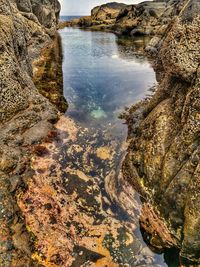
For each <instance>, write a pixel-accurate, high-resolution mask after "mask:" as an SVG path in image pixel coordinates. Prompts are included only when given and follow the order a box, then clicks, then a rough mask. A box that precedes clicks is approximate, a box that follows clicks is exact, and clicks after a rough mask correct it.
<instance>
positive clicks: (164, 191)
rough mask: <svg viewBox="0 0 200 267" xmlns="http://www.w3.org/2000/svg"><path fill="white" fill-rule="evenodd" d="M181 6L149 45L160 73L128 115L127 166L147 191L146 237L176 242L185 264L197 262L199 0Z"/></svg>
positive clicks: (157, 243)
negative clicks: (150, 95) (152, 90)
mask: <svg viewBox="0 0 200 267" xmlns="http://www.w3.org/2000/svg"><path fill="white" fill-rule="evenodd" d="M179 9H180V10H181V11H180V13H179V15H178V16H176V17H174V18H173V21H172V22H171V24H170V25H169V26H168V29H167V31H166V34H165V35H164V36H163V37H162V38H161V39H160V40H159V42H158V43H157V44H156V47H154V48H155V49H153V50H152V49H151V50H150V52H152V51H153V55H154V58H156V60H155V63H154V65H155V69H156V70H158V71H159V73H160V78H159V84H158V88H157V90H156V93H155V94H154V96H153V98H152V99H151V100H150V101H146V102H144V103H141V104H140V105H136V106H135V107H132V108H131V109H130V111H129V114H127V116H126V119H127V123H128V127H129V137H128V138H129V141H130V146H129V148H128V153H127V156H126V159H125V161H124V166H123V170H124V177H125V179H127V180H128V181H129V182H130V183H131V184H132V185H133V186H134V187H135V188H136V190H139V192H140V193H141V194H142V196H143V197H142V199H143V203H144V204H143V209H142V212H141V217H140V224H141V228H142V229H143V230H144V233H145V235H144V237H146V241H147V242H148V243H149V244H150V245H151V246H153V247H155V248H157V249H158V250H161V251H162V250H163V249H167V248H173V247H175V248H177V249H178V250H180V259H181V262H182V264H183V266H193V264H194V266H198V264H199V263H200V258H199V255H200V243H199V242H200V236H199V233H200V231H199V225H200V214H199V210H200V206H199V197H200V191H199V184H200V181H199V177H200V173H199V162H200V161H199V156H200V154H199V137H200V136H199V131H200V119H199V111H200V102H199V100H200V99H199V96H200V87H199V62H200V58H199V55H200V53H199V52H200V51H199V45H200V40H199V33H200V31H199V26H198V25H199V22H200V16H199V11H200V4H199V2H198V1H185V2H184V1H182V3H181V5H180V7H179ZM151 42H152V41H151ZM163 229H166V231H167V232H166V231H165V230H163ZM146 234H147V235H146ZM185 259H189V260H191V261H193V263H191V262H190V263H188V262H187V261H185ZM194 262H197V263H196V264H195V263H194Z"/></svg>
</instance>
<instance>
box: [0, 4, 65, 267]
mask: <svg viewBox="0 0 200 267" xmlns="http://www.w3.org/2000/svg"><path fill="white" fill-rule="evenodd" d="M59 11H60V4H59V2H58V1H57V0H47V1H39V0H26V1H25V0H23V1H21V0H16V1H14V0H12V1H11V0H10V1H7V0H0V127H1V131H0V251H1V253H0V265H1V266H5V267H7V266H9V267H10V266H15V267H16V266H36V265H35V263H34V262H33V261H32V260H31V259H30V255H31V246H30V242H31V235H29V234H28V232H27V231H26V229H25V227H24V224H23V219H22V218H21V215H20V211H19V209H18V207H17V205H16V197H17V195H18V194H20V192H21V190H23V187H25V185H26V182H27V179H28V178H29V177H30V175H31V173H30V167H29V158H30V152H31V151H30V150H31V148H30V145H31V144H33V143H37V142H39V141H40V140H41V139H42V138H44V136H46V134H47V133H48V132H49V131H50V130H51V129H52V122H55V121H56V120H57V116H58V111H57V109H56V108H55V107H54V106H53V105H51V104H50V102H49V101H48V100H47V99H46V98H44V97H43V96H42V95H41V94H40V93H39V92H38V90H37V89H36V87H35V85H34V83H33V81H32V76H33V68H32V63H33V60H36V59H38V58H39V56H40V51H41V49H42V48H44V47H45V46H47V45H49V44H50V43H51V41H52V39H51V37H53V36H54V35H55V32H56V27H57V20H58V15H59Z"/></svg>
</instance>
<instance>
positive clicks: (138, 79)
mask: <svg viewBox="0 0 200 267" xmlns="http://www.w3.org/2000/svg"><path fill="white" fill-rule="evenodd" d="M60 34H61V37H62V43H63V54H64V61H63V74H64V95H65V97H66V99H67V100H68V102H69V109H68V111H67V112H66V114H65V116H62V117H61V118H60V120H59V121H58V123H57V124H56V128H57V132H56V135H55V133H54V138H52V136H50V137H49V138H48V139H47V140H46V141H45V142H44V143H43V144H42V146H43V149H44V153H42V154H41V153H39V155H37V156H36V157H34V158H33V159H32V168H33V170H34V171H35V175H34V177H33V179H32V181H31V182H30V184H29V188H28V190H27V192H26V193H25V195H24V196H23V197H22V198H21V199H20V201H19V205H20V207H21V209H22V211H23V212H24V216H25V218H26V222H27V225H28V227H29V229H30V231H31V233H33V234H34V237H35V239H36V240H37V242H36V244H35V247H36V251H35V253H34V254H33V258H34V259H37V260H39V262H41V263H42V264H43V265H44V266H51V267H52V266H53V267H54V266H61V267H62V266H66V267H67V266H75V267H79V266H108V267H112V266H130V267H132V266H133V267H134V266H155V267H156V266H157V267H158V266H167V265H166V264H165V263H164V259H163V255H157V254H155V253H153V252H152V251H151V250H150V249H149V248H148V247H147V245H146V244H145V243H144V241H143V239H142V236H141V233H140V230H139V223H138V219H139V213H140V208H141V203H140V199H139V196H138V194H137V193H136V192H135V191H134V190H133V189H132V188H131V187H130V186H129V184H127V183H126V182H125V181H124V180H123V177H122V174H121V169H120V167H121V163H122V159H123V156H124V154H125V151H126V135H127V127H126V125H124V124H123V121H121V120H119V119H118V116H119V114H120V112H122V111H123V110H124V108H125V107H126V106H130V105H132V104H133V103H136V102H137V101H139V100H141V99H144V98H145V97H146V96H147V95H149V94H150V91H149V88H150V87H152V86H153V85H154V84H155V83H156V81H155V74H154V71H153V69H152V67H151V65H150V63H149V62H148V61H147V59H146V58H145V57H144V56H143V55H142V50H141V47H142V46H143V44H144V42H145V41H146V40H145V39H138V40H135V41H134V42H133V41H131V40H128V39H118V38H117V37H116V36H115V35H114V34H112V33H103V32H90V31H82V30H79V29H70V28H66V29H63V30H61V31H60Z"/></svg>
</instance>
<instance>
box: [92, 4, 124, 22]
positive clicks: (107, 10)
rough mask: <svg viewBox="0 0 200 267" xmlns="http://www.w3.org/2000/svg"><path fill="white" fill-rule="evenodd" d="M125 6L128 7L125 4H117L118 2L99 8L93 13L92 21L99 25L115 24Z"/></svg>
mask: <svg viewBox="0 0 200 267" xmlns="http://www.w3.org/2000/svg"><path fill="white" fill-rule="evenodd" d="M125 6H126V5H125V4H121V3H116V2H113V3H108V4H105V5H101V6H97V7H95V8H93V9H92V11H91V17H92V20H93V21H96V22H97V23H99V24H103V23H106V24H110V23H113V22H115V20H116V18H117V16H118V15H119V13H120V11H121V9H123V8H125Z"/></svg>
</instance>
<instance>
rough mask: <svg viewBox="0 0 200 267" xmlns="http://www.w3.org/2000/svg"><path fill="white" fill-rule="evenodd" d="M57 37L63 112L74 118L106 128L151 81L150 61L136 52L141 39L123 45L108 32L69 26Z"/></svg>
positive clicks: (142, 94)
mask: <svg viewBox="0 0 200 267" xmlns="http://www.w3.org/2000/svg"><path fill="white" fill-rule="evenodd" d="M61 36H62V40H63V41H62V42H63V48H64V62H63V74H64V95H65V97H66V99H67V100H68V102H69V109H68V111H67V114H68V115H70V116H72V117H73V118H75V119H76V120H77V121H79V122H81V123H85V124H87V126H89V125H91V124H95V125H99V126H100V127H102V125H104V126H106V127H107V125H108V124H109V123H115V122H116V121H117V120H118V119H117V118H118V115H119V114H120V112H121V111H123V110H124V108H125V107H128V106H130V105H132V104H134V103H136V102H137V101H139V100H141V99H143V98H144V97H145V96H146V95H147V94H148V90H149V88H150V87H151V86H152V85H153V84H154V83H155V74H154V71H153V69H152V67H151V66H150V63H149V62H148V61H147V59H146V58H144V57H143V56H142V55H138V54H136V53H137V52H138V51H137V50H138V47H141V46H142V45H143V40H137V41H136V42H135V43H132V44H131V45H130V43H129V46H127V45H126V43H125V42H123V41H121V42H120V40H118V39H117V37H116V36H115V35H114V34H112V33H103V32H91V31H82V30H79V29H71V28H65V29H64V30H62V31H61ZM119 123H120V124H122V122H119Z"/></svg>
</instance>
